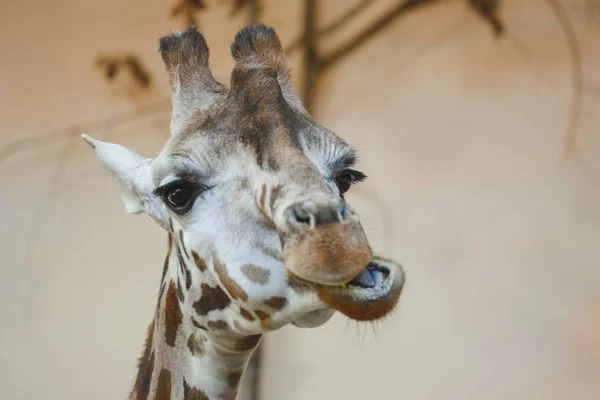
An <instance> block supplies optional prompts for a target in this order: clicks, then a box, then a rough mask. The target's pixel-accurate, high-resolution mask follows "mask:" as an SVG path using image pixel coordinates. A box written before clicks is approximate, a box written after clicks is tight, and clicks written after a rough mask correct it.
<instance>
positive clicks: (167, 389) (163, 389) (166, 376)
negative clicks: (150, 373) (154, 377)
mask: <svg viewBox="0 0 600 400" xmlns="http://www.w3.org/2000/svg"><path fill="white" fill-rule="evenodd" d="M154 400H171V371H169V370H168V369H164V368H163V369H162V370H161V371H160V375H158V382H157V383H156V395H155V396H154Z"/></svg>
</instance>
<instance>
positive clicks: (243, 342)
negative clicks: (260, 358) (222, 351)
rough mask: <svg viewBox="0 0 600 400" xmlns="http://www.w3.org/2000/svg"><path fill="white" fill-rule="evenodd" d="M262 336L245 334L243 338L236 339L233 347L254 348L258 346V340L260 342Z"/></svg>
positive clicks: (241, 348) (238, 348) (237, 348)
mask: <svg viewBox="0 0 600 400" xmlns="http://www.w3.org/2000/svg"><path fill="white" fill-rule="evenodd" d="M260 336H261V335H250V336H244V337H243V338H241V339H238V340H236V342H235V343H234V345H233V347H234V348H235V349H236V350H240V351H248V350H252V349H254V348H255V347H256V346H258V342H260Z"/></svg>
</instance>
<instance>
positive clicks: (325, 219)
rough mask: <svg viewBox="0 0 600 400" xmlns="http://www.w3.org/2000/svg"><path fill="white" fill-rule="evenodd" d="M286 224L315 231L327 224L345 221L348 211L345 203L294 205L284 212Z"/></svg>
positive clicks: (348, 214)
mask: <svg viewBox="0 0 600 400" xmlns="http://www.w3.org/2000/svg"><path fill="white" fill-rule="evenodd" d="M286 214H287V220H288V223H289V224H290V225H291V226H293V227H297V228H300V229H315V228H318V227H321V226H324V225H328V224H335V223H339V222H343V221H345V220H346V219H347V218H348V217H349V216H350V211H349V209H348V207H347V206H346V203H345V202H343V201H342V202H336V203H333V204H317V203H313V202H309V201H307V202H302V203H296V204H293V205H292V206H290V207H289V208H288V210H287V212H286Z"/></svg>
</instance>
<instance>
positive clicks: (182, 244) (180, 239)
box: [179, 231, 189, 258]
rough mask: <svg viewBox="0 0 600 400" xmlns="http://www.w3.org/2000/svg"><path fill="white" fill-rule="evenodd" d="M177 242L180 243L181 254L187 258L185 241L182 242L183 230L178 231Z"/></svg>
mask: <svg viewBox="0 0 600 400" xmlns="http://www.w3.org/2000/svg"><path fill="white" fill-rule="evenodd" d="M179 242H180V243H181V247H182V248H183V254H184V255H185V256H186V257H187V258H189V255H188V252H187V249H186V248H185V243H184V242H183V231H179Z"/></svg>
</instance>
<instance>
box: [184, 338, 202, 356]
mask: <svg viewBox="0 0 600 400" xmlns="http://www.w3.org/2000/svg"><path fill="white" fill-rule="evenodd" d="M205 341H206V338H205V337H204V335H203V334H195V333H192V334H191V335H190V337H189V338H188V341H187V346H188V349H189V350H190V353H192V355H194V356H201V355H202V354H203V353H204V349H203V348H202V346H203V343H204V342H205Z"/></svg>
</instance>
